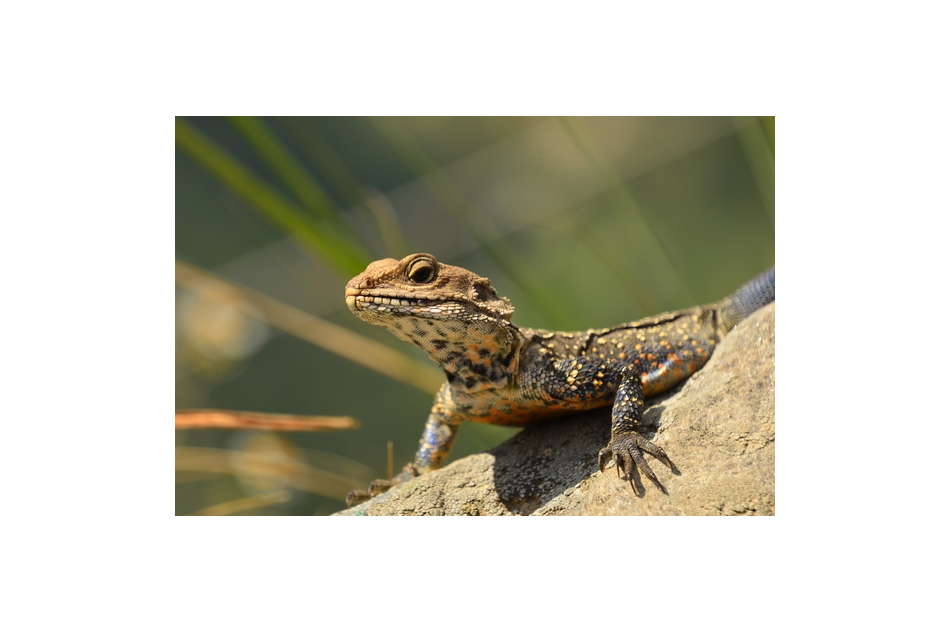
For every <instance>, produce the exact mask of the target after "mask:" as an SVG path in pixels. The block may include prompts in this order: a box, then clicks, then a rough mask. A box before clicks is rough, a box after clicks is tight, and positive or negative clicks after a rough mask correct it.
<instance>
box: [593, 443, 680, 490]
mask: <svg viewBox="0 0 950 633" xmlns="http://www.w3.org/2000/svg"><path fill="white" fill-rule="evenodd" d="M644 452H647V453H649V454H650V455H653V456H654V457H656V458H657V459H659V460H660V461H662V462H663V463H665V464H666V465H667V466H669V468H670V470H673V462H672V461H670V458H669V457H667V455H666V451H664V450H663V449H662V448H660V447H659V446H657V445H656V444H654V443H653V442H650V441H649V440H647V439H645V438H644V437H643V436H642V435H640V434H639V433H635V432H634V431H622V432H620V433H614V434H613V435H612V436H611V438H610V442H608V443H607V446H605V447H604V448H602V449H600V452H599V453H598V454H597V461H598V463H599V465H600V472H604V469H605V468H606V467H607V464H608V463H609V462H610V459H611V457H612V458H613V460H614V464H615V465H616V466H617V476H618V477H621V478H623V475H622V474H621V472H620V471H621V469H622V470H623V474H625V475H626V477H627V481H629V482H630V486H631V487H632V488H633V489H634V491H636V486H635V485H634V474H635V471H636V469H637V468H639V469H640V471H641V472H642V473H643V474H644V475H646V476H647V478H648V479H649V480H650V481H652V482H653V483H654V484H656V486H657V488H659V489H660V490H662V491H663V493H664V494H668V493H667V492H666V488H664V487H663V484H661V483H660V480H659V479H657V477H656V475H655V474H654V473H653V469H651V468H650V466H649V465H648V464H647V462H646V460H645V459H644V458H643V453H644Z"/></svg>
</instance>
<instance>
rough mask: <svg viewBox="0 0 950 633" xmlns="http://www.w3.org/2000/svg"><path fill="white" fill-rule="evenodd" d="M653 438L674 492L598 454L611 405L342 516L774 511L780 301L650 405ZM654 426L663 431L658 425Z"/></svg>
mask: <svg viewBox="0 0 950 633" xmlns="http://www.w3.org/2000/svg"><path fill="white" fill-rule="evenodd" d="M648 405H649V408H648V409H647V411H646V414H645V416H644V427H645V429H646V428H647V427H651V428H650V429H647V430H650V431H651V432H645V433H644V436H645V437H646V438H647V439H650V440H652V441H654V442H656V443H657V444H659V445H661V446H662V447H663V449H664V450H665V451H666V453H667V454H668V455H669V456H670V458H671V459H672V460H673V464H674V465H675V466H676V471H675V472H672V473H671V472H670V469H669V468H667V467H666V466H665V465H664V464H662V463H661V462H659V461H657V460H656V459H654V458H653V457H651V456H647V457H646V459H647V461H648V463H649V464H650V467H651V468H652V469H653V471H654V472H655V473H656V474H657V477H658V478H659V479H660V481H661V482H662V483H663V484H664V486H665V487H666V489H667V491H668V493H669V494H664V493H663V492H662V491H661V490H660V489H659V488H657V487H656V486H655V485H654V484H653V483H652V482H651V481H649V480H648V479H646V478H644V477H636V478H635V479H634V484H636V488H637V491H636V492H635V491H634V490H633V489H632V488H631V483H630V482H628V481H625V480H622V479H619V478H618V477H617V473H616V469H615V468H614V467H613V465H611V466H609V467H608V468H607V470H606V471H604V472H603V473H601V472H600V469H599V468H598V466H597V453H598V451H599V450H600V449H601V448H602V447H603V446H605V445H606V444H607V440H608V439H610V410H609V409H600V410H597V411H590V412H585V413H582V414H578V415H573V416H569V417H564V418H559V419H556V420H552V421H546V422H545V423H543V424H539V425H537V426H534V427H531V428H528V429H525V430H524V431H523V432H521V433H519V434H518V435H516V436H514V437H512V438H511V439H509V440H507V441H505V442H503V443H502V444H500V445H498V446H497V447H495V448H494V449H492V450H490V451H488V452H485V453H479V454H477V455H470V456H468V457H465V458H463V459H460V460H458V461H455V462H453V463H451V464H449V465H448V466H446V467H445V468H443V469H441V470H438V471H435V472H432V473H428V474H426V475H423V476H421V477H417V478H416V479H414V480H412V481H410V482H407V483H405V484H402V485H400V486H397V487H395V488H393V489H392V490H389V491H388V492H386V493H384V494H382V495H379V496H377V497H374V498H373V499H370V500H369V501H367V502H366V503H363V504H361V505H359V506H356V507H354V508H350V509H348V510H345V511H343V512H339V513H338V514H340V515H409V514H411V515H439V516H441V515H502V514H504V515H614V514H619V515H721V514H725V515H758V514H763V515H773V514H774V513H775V304H771V305H769V306H766V307H764V308H762V309H761V310H759V311H758V312H756V313H755V314H753V315H752V316H751V317H749V318H748V319H746V320H745V321H743V322H742V323H740V324H739V326H738V327H737V328H736V329H735V330H733V331H732V332H730V333H729V335H728V336H726V337H725V338H724V339H723V341H722V343H721V344H720V345H719V346H718V347H717V348H716V350H715V352H714V353H713V356H712V358H711V359H710V360H709V362H708V363H707V364H706V366H705V367H704V368H703V369H702V370H700V371H699V372H697V373H696V374H695V375H694V376H692V377H691V378H690V379H689V380H687V381H686V382H685V383H684V384H683V385H682V386H680V387H679V388H677V389H675V390H674V391H672V392H668V393H667V394H664V395H663V396H661V397H658V398H654V399H652V400H650V401H649V402H648ZM654 429H655V431H654Z"/></svg>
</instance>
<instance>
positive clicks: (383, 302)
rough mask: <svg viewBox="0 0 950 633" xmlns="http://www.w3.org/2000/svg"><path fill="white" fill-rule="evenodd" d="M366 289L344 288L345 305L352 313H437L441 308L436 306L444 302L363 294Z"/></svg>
mask: <svg viewBox="0 0 950 633" xmlns="http://www.w3.org/2000/svg"><path fill="white" fill-rule="evenodd" d="M365 292H366V290H361V289H358V288H347V289H346V305H347V307H348V308H349V309H350V311H351V312H353V313H358V312H366V311H378V312H394V313H397V314H406V315H410V314H422V313H429V314H433V315H439V314H442V313H443V309H441V308H439V307H438V306H440V305H443V304H444V303H445V300H444V299H426V298H415V297H412V298H408V297H405V296H396V295H383V294H363V293H365Z"/></svg>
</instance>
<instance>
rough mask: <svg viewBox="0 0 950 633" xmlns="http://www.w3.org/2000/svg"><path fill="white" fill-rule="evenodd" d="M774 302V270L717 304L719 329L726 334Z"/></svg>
mask: <svg viewBox="0 0 950 633" xmlns="http://www.w3.org/2000/svg"><path fill="white" fill-rule="evenodd" d="M773 301H775V268H774V267H773V268H770V269H768V270H767V271H765V272H764V273H762V274H761V275H759V276H758V277H756V278H755V279H753V280H752V281H750V282H748V283H747V284H745V285H744V286H742V287H741V288H739V289H738V290H736V291H735V292H734V293H733V295H732V296H731V297H729V298H728V299H726V300H725V301H723V302H722V303H720V304H719V319H720V327H721V328H722V331H723V332H728V331H729V330H731V329H732V328H734V327H735V326H736V325H738V323H739V321H741V320H742V319H744V318H746V317H747V316H749V315H750V314H752V313H753V312H755V311H756V310H758V309H759V308H761V307H762V306H766V305H768V304H770V303H772V302H773Z"/></svg>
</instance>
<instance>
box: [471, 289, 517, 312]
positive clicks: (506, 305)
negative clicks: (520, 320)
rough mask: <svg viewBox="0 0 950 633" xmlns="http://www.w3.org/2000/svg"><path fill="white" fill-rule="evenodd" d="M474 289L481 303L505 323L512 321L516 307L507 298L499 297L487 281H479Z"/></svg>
mask: <svg viewBox="0 0 950 633" xmlns="http://www.w3.org/2000/svg"><path fill="white" fill-rule="evenodd" d="M472 289H473V290H474V291H475V298H476V300H477V301H478V302H479V303H482V304H484V305H486V306H487V307H488V308H490V309H491V311H492V312H494V313H495V314H497V315H498V316H499V317H501V318H502V319H504V320H505V321H510V320H511V315H512V314H514V311H515V308H514V306H512V305H511V302H510V301H508V298H507V297H499V296H498V293H497V292H495V289H494V288H492V287H491V284H490V283H489V281H488V280H487V279H479V280H478V281H476V282H475V283H474V284H473V286H472Z"/></svg>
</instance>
